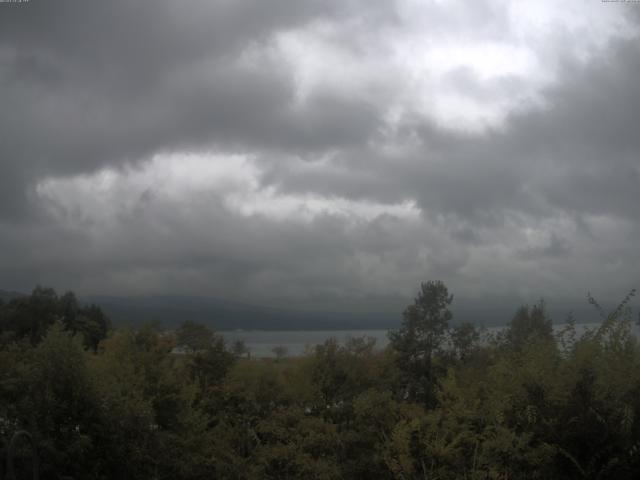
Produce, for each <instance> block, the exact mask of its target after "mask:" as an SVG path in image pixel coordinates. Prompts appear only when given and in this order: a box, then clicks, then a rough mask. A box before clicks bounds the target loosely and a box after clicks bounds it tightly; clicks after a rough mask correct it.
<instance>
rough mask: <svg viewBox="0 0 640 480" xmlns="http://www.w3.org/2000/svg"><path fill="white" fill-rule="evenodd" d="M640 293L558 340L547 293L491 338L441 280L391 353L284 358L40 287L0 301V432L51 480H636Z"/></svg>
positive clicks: (428, 288)
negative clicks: (456, 305)
mask: <svg viewBox="0 0 640 480" xmlns="http://www.w3.org/2000/svg"><path fill="white" fill-rule="evenodd" d="M634 293H635V292H634V291H632V292H631V293H630V294H629V295H627V297H626V298H625V299H624V300H623V302H622V303H621V304H620V305H619V307H618V308H616V309H615V310H614V311H613V312H611V313H609V314H607V313H605V312H604V310H603V309H602V308H601V307H600V305H599V304H598V303H597V301H596V300H595V299H593V298H592V297H591V296H589V302H591V303H592V304H593V306H594V307H595V308H596V309H598V311H599V312H600V313H601V315H602V323H601V325H599V326H598V327H597V328H593V329H590V330H585V331H581V330H580V329H578V328H576V325H575V322H574V321H573V320H571V321H569V323H568V324H567V325H566V327H564V328H563V329H562V330H561V331H559V332H554V330H553V328H552V323H551V320H550V319H549V316H548V314H547V312H546V310H545V306H544V303H543V302H540V303H539V304H536V305H533V306H523V307H521V308H519V309H518V310H517V311H516V313H515V315H514V316H513V318H512V320H511V322H510V323H509V325H508V326H507V327H506V328H505V329H504V330H503V331H501V332H499V333H495V334H491V335H489V334H487V333H486V332H484V333H483V332H482V331H481V330H479V329H478V328H476V326H474V325H473V324H468V323H466V324H459V325H456V326H452V325H451V323H452V320H453V319H452V314H451V311H450V306H451V304H452V302H453V296H452V295H451V294H450V293H449V291H448V289H447V287H446V286H445V285H444V284H443V283H442V282H438V281H431V282H426V283H423V284H421V285H420V288H419V291H418V294H417V296H416V298H415V300H414V302H413V303H412V304H411V305H409V306H408V307H407V308H406V309H405V310H404V312H403V315H402V324H401V326H400V328H399V329H397V330H395V331H392V332H390V334H389V340H390V343H389V345H388V346H387V347H386V348H384V349H377V348H375V341H374V340H373V339H370V338H366V337H365V338H351V339H349V340H348V341H347V342H346V343H344V344H340V343H339V342H337V340H336V339H329V340H327V341H326V342H324V343H323V344H321V345H317V346H316V347H314V348H313V349H312V350H311V351H310V352H309V353H308V354H306V355H304V356H301V357H296V358H280V359H276V360H274V359H251V358H247V356H246V349H244V348H242V345H227V344H226V343H225V341H224V339H223V338H222V337H221V336H220V335H217V334H216V333H215V332H213V331H212V330H211V329H209V328H208V327H206V326H204V325H200V324H197V323H194V322H184V323H183V324H182V326H181V327H180V328H178V329H177V330H176V331H173V332H167V331H162V330H159V329H158V328H157V327H155V326H153V325H144V326H142V327H139V328H135V329H134V328H117V329H116V328H113V327H112V326H111V325H110V323H109V321H108V319H107V317H106V316H105V315H104V314H103V312H102V311H101V310H100V308H99V307H96V306H82V305H79V303H78V301H77V300H76V298H75V296H74V295H73V294H72V293H66V294H64V295H57V294H56V293H55V292H54V291H53V290H51V289H46V288H40V287H38V288H36V289H35V290H34V292H33V293H32V294H31V295H30V296H27V297H22V298H17V299H13V300H11V301H9V302H6V303H0V437H1V438H4V439H7V438H9V437H10V436H11V435H12V433H13V432H15V431H18V430H25V431H27V432H29V433H30V434H31V436H32V438H33V439H34V442H35V444H36V445H37V448H38V454H39V458H40V473H41V478H43V479H49V478H51V479H57V478H60V479H62V478H67V479H69V478H73V479H114V478H118V479H169V478H172V479H194V480H195V479H211V478H218V479H238V480H240V479H327V480H328V479H374V480H375V479H458V478H460V479H474V480H479V479H538V478H539V479H547V478H557V479H575V478H585V479H596V478H598V479H632V478H637V476H638V472H640V368H639V367H640V348H639V345H638V342H637V339H636V337H635V336H634V334H633V328H632V327H633V321H632V317H631V314H632V312H631V308H630V307H629V302H630V300H631V298H632V297H633V295H634ZM176 347H180V349H179V353H176V352H177V351H178V350H177V349H176ZM29 455H30V453H29V450H28V449H26V448H25V449H24V450H23V451H19V452H18V457H17V458H16V465H17V470H18V471H20V472H22V474H23V475H24V477H23V478H27V477H28V475H29V474H30V472H29ZM1 472H2V470H1V469H0V476H1V475H2V473H1Z"/></svg>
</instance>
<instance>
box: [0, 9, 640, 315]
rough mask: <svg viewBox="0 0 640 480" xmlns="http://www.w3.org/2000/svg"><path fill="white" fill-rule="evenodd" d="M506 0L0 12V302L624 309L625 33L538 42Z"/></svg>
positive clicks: (632, 58) (639, 223) (631, 233)
mask: <svg viewBox="0 0 640 480" xmlns="http://www.w3.org/2000/svg"><path fill="white" fill-rule="evenodd" d="M505 5H506V4H505V3H503V2H500V1H486V2H477V3H474V6H473V7H469V6H468V3H467V2H453V3H451V4H448V5H447V6H445V5H444V4H442V3H441V2H431V3H426V4H425V5H423V6H421V7H420V9H419V11H415V12H414V10H412V9H416V8H417V7H416V6H415V5H413V4H412V3H410V2H402V1H398V2H361V1H356V0H353V1H348V2H344V1H335V2H333V1H331V2H325V1H322V2H321V1H314V0H307V1H299V2H293V3H292V2H285V1H277V2H263V1H251V0H242V1H234V2H228V1H223V0H220V1H215V2H205V1H199V0H193V1H187V2H180V3H177V2H169V1H142V2H135V3H131V2H124V1H116V2H108V3H107V2H92V1H85V2H79V1H60V2H44V1H38V0H31V1H30V2H28V3H27V4H24V5H22V4H21V5H11V6H10V5H9V4H0V9H1V10H0V105H2V110H1V111H0V166H1V167H2V175H1V176H0V249H1V250H2V251H3V252H4V255H3V257H2V260H0V282H1V283H0V286H5V287H6V288H22V289H24V288H28V287H29V286H31V285H32V284H34V283H37V282H42V283H50V284H53V285H55V286H59V287H60V288H66V287H71V288H76V289H78V290H80V291H83V292H93V293H100V292H105V293H109V292H115V293H125V292H128V291H130V292H135V293H146V292H166V291H180V292H181V293H197V294H203V295H213V296H226V297H230V296H234V295H238V292H250V294H251V295H253V296H256V298H259V299H260V300H261V301H264V302H275V303H285V302H293V301H299V302H303V303H304V302H314V301H318V302H319V303H322V301H320V300H318V299H325V298H333V299H334V300H335V299H340V300H343V301H345V302H346V303H347V304H348V303H349V302H351V303H350V304H352V305H353V304H355V303H357V302H358V301H365V299H370V298H371V297H372V296H373V297H376V298H384V297H385V295H390V296H391V297H392V298H394V299H396V298H397V297H398V296H402V295H409V294H411V291H412V289H413V288H415V285H416V283H417V282H418V281H420V280H423V279H426V278H443V279H445V280H446V281H447V282H449V283H450V285H451V287H452V289H453V290H454V291H460V292H462V294H463V295H467V296H470V297H474V296H475V297H482V296H489V295H499V296H503V295H511V296H512V297H514V298H516V297H521V298H527V296H529V295H531V294H532V293H533V294H534V295H535V296H539V295H547V296H552V297H553V296H554V295H555V296H572V295H577V294H581V293H582V292H583V291H586V289H589V288H591V289H593V290H596V289H597V288H598V287H599V284H601V283H606V284H607V286H606V287H605V286H603V287H602V289H603V294H604V295H614V296H615V295H618V294H619V291H620V289H624V288H627V287H630V286H633V285H635V284H637V282H638V280H639V277H638V274H637V272H638V268H637V267H638V266H640V265H638V260H636V258H640V257H638V256H637V254H636V251H635V249H636V247H635V245H634V240H633V239H634V238H637V235H638V233H640V228H639V227H640V217H639V215H638V210H637V205H638V204H640V193H639V192H640V188H639V187H640V167H639V166H638V165H640V163H639V162H638V158H637V155H638V152H640V144H639V142H640V139H639V137H638V135H637V134H636V128H635V123H636V121H637V119H636V116H637V115H636V112H637V111H638V109H639V107H640V105H639V103H640V84H639V83H638V82H637V78H638V77H639V75H640V49H639V47H638V46H637V37H636V36H634V35H635V34H629V33H624V34H623V30H624V29H617V28H616V25H617V23H615V22H614V21H613V20H612V21H611V22H609V23H607V22H608V20H607V22H605V21H604V20H602V21H598V22H596V23H595V24H593V26H590V25H591V24H592V23H593V22H590V21H585V22H584V24H586V25H587V26H585V25H584V24H583V23H580V22H578V23H577V26H572V25H573V24H572V23H571V22H575V19H567V18H565V17H563V16H561V15H560V14H559V13H554V15H560V16H559V17H557V18H556V17H554V18H556V19H555V20H554V21H553V22H552V21H549V22H548V25H547V28H548V30H549V32H550V33H549V34H548V35H546V36H543V37H537V36H536V35H539V34H538V33H537V32H538V30H540V29H537V30H536V29H533V30H531V31H529V30H522V31H520V30H518V29H520V28H524V27H521V25H520V23H521V22H519V21H514V18H516V19H517V18H520V17H519V16H522V15H523V13H522V12H521V11H519V10H517V9H515V7H509V8H507V7H506V6H505ZM589 8H590V9H591V10H589V9H587V10H588V11H587V10H585V18H586V19H587V20H588V18H591V17H588V15H595V17H594V18H599V16H598V15H602V16H603V17H604V16H606V15H613V13H611V12H612V10H606V11H605V10H596V7H589ZM599 8H601V9H604V8H607V7H606V6H605V5H600V6H599ZM592 10H593V11H592ZM549 11H551V12H553V10H549ZM589 12H591V13H589ZM594 12H595V13H594ZM614 13H615V12H614ZM605 14H606V15H605ZM421 15H422V16H421ZM423 17H424V18H423ZM614 17H615V16H614ZM614 17H612V18H614ZM617 18H618V17H615V18H614V20H615V19H617ZM616 21H617V20H616ZM620 21H622V20H620ZM421 22H423V23H424V25H423V24H422V23H421ZM626 22H627V24H626V25H627V27H628V29H630V30H629V31H631V30H633V28H635V26H634V25H633V22H630V20H628V19H627V20H626ZM423 30H424V31H426V32H427V33H428V35H429V36H428V37H426V40H425V38H423V37H422V36H421V35H426V33H424V32H423ZM603 32H604V33H606V35H603ZM452 39H455V41H462V42H466V43H464V48H463V47H460V48H458V50H455V49H454V50H452V52H450V53H449V54H448V55H447V54H443V53H442V52H440V51H439V49H438V48H434V47H433V45H436V47H438V45H442V49H446V48H447V46H448V45H449V44H450V43H451V42H453V40H452ZM460 39H461V40H460ZM478 44H482V45H485V44H486V48H484V49H480V50H473V48H476V47H477V45H478ZM465 48H466V49H467V50H465ZM405 50H406V51H405ZM465 52H466V53H465ZM469 52H471V53H469ZM505 52H506V53H505ZM531 52H533V53H531ZM584 52H587V53H588V54H585V53H584ZM445 53H446V52H445ZM465 55H469V56H470V57H469V59H466V57H465ZM458 57H460V58H458ZM496 58H497V60H496ZM505 59H506V60H507V61H505ZM456 62H459V63H460V64H458V63H456ZM541 65H542V66H548V68H549V72H545V74H544V75H543V74H541V73H539V72H538V70H537V69H538V68H539V67H540V66H541ZM485 70H486V71H485ZM545 75H546V76H545ZM547 76H548V77H549V78H547ZM458 119H459V123H457V122H458ZM171 155H175V156H176V158H177V160H175V159H174V160H172V161H165V162H164V163H163V162H162V161H160V160H157V159H158V158H161V159H162V158H167V157H170V156H171ZM180 155H195V156H200V157H201V161H200V163H198V162H196V163H195V164H189V163H188V162H187V163H185V164H184V165H186V166H181V165H182V164H181V163H180V162H181V161H180V160H179V158H180ZM234 155H236V156H240V157H242V159H243V162H244V163H242V164H241V163H238V162H236V161H233V162H227V163H225V161H223V160H220V159H221V158H225V157H233V156H234ZM207 162H211V163H215V162H218V163H220V167H219V168H220V169H221V170H220V171H221V172H222V173H220V172H218V171H214V172H213V173H212V172H211V171H209V170H208V167H207ZM189 165H191V166H189ZM194 165H195V166H194ZM239 165H243V166H239ZM247 165H248V166H249V167H250V168H249V167H247ZM101 175H102V176H101ZM183 177H184V178H187V180H185V179H184V178H183ZM110 179H111V180H110ZM180 182H182V183H180ZM199 182H200V183H199ZM603 273H604V274H607V273H610V274H611V275H613V276H614V277H615V279H610V278H607V279H606V280H605V279H604V278H602V277H601V278H594V275H596V274H598V275H602V274H603ZM593 282H596V283H597V284H596V285H594V284H593ZM395 301H396V300H393V302H395ZM354 302H355V303H354Z"/></svg>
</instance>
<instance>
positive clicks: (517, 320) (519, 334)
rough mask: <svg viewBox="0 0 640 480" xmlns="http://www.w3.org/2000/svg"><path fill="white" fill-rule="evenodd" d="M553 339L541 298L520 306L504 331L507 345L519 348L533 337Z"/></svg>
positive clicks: (543, 339) (546, 339)
mask: <svg viewBox="0 0 640 480" xmlns="http://www.w3.org/2000/svg"><path fill="white" fill-rule="evenodd" d="M534 338H535V339H537V340H542V341H549V342H552V341H553V326H552V323H551V319H550V318H549V317H548V315H547V312H546V310H545V304H544V301H543V300H540V302H539V303H537V304H536V305H533V306H532V307H529V306H528V305H525V306H522V307H520V308H519V309H518V311H517V312H516V314H515V315H514V316H513V318H512V319H511V322H510V323H509V326H508V327H507V331H506V340H507V343H508V344H509V346H511V347H512V348H515V349H520V348H522V347H523V346H524V345H526V344H527V343H528V342H529V341H532V340H533V339H534Z"/></svg>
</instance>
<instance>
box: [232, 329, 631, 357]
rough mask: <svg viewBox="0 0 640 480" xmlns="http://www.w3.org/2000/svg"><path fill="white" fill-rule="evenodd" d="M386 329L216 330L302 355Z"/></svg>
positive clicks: (259, 349) (379, 340)
mask: <svg viewBox="0 0 640 480" xmlns="http://www.w3.org/2000/svg"><path fill="white" fill-rule="evenodd" d="M564 326H565V324H555V325H554V326H553V328H554V330H555V331H558V330H560V329H562V328H563V327H564ZM597 326H598V324H595V323H582V324H577V325H576V332H577V334H578V335H580V334H581V333H582V332H584V331H585V330H586V329H588V328H595V327H597ZM503 328H504V327H490V328H487V329H486V332H497V331H499V330H501V329H503ZM634 331H635V334H636V335H638V333H639V332H638V330H637V326H634ZM388 332H389V330H321V331H298V330H292V331H266V330H247V331H245V330H236V331H227V332H220V333H221V334H222V336H223V337H224V339H225V340H226V341H227V342H228V343H229V344H231V343H233V342H235V341H236V340H242V341H244V343H245V345H246V346H247V347H248V348H249V351H250V352H251V356H253V357H274V356H275V355H274V353H273V349H274V348H275V347H284V348H285V349H286V351H287V355H288V356H299V355H303V354H304V353H305V352H306V351H307V349H310V348H313V347H314V346H316V345H320V344H322V343H324V342H325V341H326V340H328V339H329V338H331V337H334V338H335V339H336V340H338V342H339V343H340V344H344V343H345V342H346V340H347V339H348V338H349V337H351V338H357V337H371V338H375V340H376V347H377V348H384V347H385V346H386V345H387V344H388V343H389V339H388V337H387V334H388Z"/></svg>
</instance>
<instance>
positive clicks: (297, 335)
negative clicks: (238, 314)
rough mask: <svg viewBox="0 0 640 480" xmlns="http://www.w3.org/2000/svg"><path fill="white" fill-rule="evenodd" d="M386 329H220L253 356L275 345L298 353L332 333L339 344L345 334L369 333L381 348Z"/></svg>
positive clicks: (266, 353) (269, 353) (270, 354)
mask: <svg viewBox="0 0 640 480" xmlns="http://www.w3.org/2000/svg"><path fill="white" fill-rule="evenodd" d="M387 332H388V330H321V331H295V330H294V331H263V330H248V331H244V330H237V331H232V332H220V333H221V334H222V336H223V337H224V339H225V340H226V341H227V342H229V343H233V342H235V341H236V340H242V341H244V343H245V344H246V346H247V347H248V348H249V351H250V352H251V356H253V357H273V356H275V355H274V353H273V349H274V348H275V347H285V348H286V349H287V355H291V356H298V355H302V354H304V353H305V351H306V349H307V348H313V347H314V346H315V345H320V344H321V343H324V342H325V341H326V340H328V339H329V338H331V337H335V338H336V340H338V342H340V343H341V344H342V343H344V342H345V341H346V340H347V339H348V338H349V337H352V338H355V337H365V336H366V337H372V338H375V339H376V346H377V347H378V348H384V347H385V346H386V345H387V343H389V340H388V339H387Z"/></svg>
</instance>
